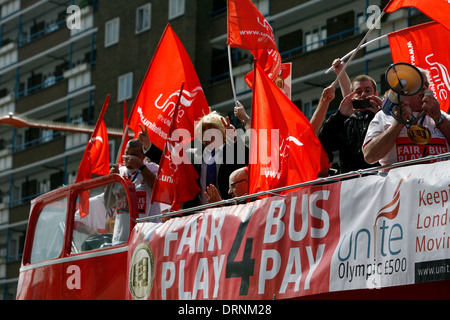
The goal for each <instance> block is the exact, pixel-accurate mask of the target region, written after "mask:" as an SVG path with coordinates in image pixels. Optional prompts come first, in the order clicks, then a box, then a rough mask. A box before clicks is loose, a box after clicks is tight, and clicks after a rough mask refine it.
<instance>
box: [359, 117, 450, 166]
mask: <svg viewBox="0 0 450 320" xmlns="http://www.w3.org/2000/svg"><path fill="white" fill-rule="evenodd" d="M442 114H443V115H444V116H445V117H446V118H447V119H449V120H450V116H449V115H448V114H446V113H443V112H442ZM417 115H418V113H414V116H417ZM394 121H397V120H395V119H394V118H393V117H392V116H390V115H387V114H385V113H384V112H378V113H377V114H376V115H375V117H374V118H373V120H372V121H371V123H370V125H369V128H368V129H367V134H366V138H365V140H364V144H363V149H364V147H365V146H366V145H367V143H369V141H371V140H372V139H373V138H375V137H376V136H378V135H380V134H381V133H383V132H384V131H386V130H387V129H388V128H389V127H390V126H391V125H392V124H393V123H394ZM418 124H420V125H422V126H424V127H426V128H428V129H429V130H430V132H431V141H430V142H429V143H428V144H426V145H418V144H415V143H414V142H412V141H411V140H410V139H409V137H408V133H407V128H406V127H404V128H403V129H402V131H401V132H400V134H399V136H398V137H397V141H396V144H395V146H394V147H393V148H392V149H391V150H390V151H389V152H388V153H387V154H386V155H385V156H384V157H383V158H382V159H381V160H380V164H381V165H383V166H384V165H389V164H393V163H397V162H402V161H407V160H413V159H418V158H423V157H426V156H430V155H437V154H441V153H446V152H448V151H449V150H450V146H449V144H448V142H447V139H446V138H445V136H444V135H443V133H442V132H441V131H440V130H439V129H438V128H437V127H436V125H435V122H434V120H433V119H431V117H429V116H425V117H424V118H422V119H420V120H419V122H418Z"/></svg>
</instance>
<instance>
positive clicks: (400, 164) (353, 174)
mask: <svg viewBox="0 0 450 320" xmlns="http://www.w3.org/2000/svg"><path fill="white" fill-rule="evenodd" d="M446 158H450V152H448V153H442V154H439V155H430V156H427V157H424V158H418V159H413V160H407V161H403V162H397V163H394V164H390V165H385V166H378V167H372V168H368V169H360V170H357V171H350V172H346V173H342V174H338V175H334V176H329V177H323V178H318V179H316V180H311V181H307V182H302V183H298V184H294V185H290V186H285V187H281V188H276V189H272V190H268V191H260V192H257V193H253V194H248V195H244V196H240V197H235V198H232V199H227V200H222V201H217V202H213V203H207V204H204V205H200V206H197V207H192V208H186V209H181V210H177V211H171V212H166V213H162V214H159V215H154V216H149V217H144V218H139V219H137V222H146V221H151V220H156V219H159V218H165V217H173V216H179V215H182V214H185V213H189V212H200V211H203V210H206V209H210V208H213V207H219V206H222V205H229V204H238V202H241V201H244V200H248V199H253V198H258V197H261V196H267V195H277V196H284V195H281V194H279V193H280V192H283V191H287V190H292V189H299V188H305V187H310V186H313V185H319V184H322V183H330V182H337V181H340V180H342V179H347V178H353V177H361V176H363V175H366V174H371V173H372V174H373V173H386V171H387V170H390V169H394V168H399V167H406V166H409V165H413V164H419V163H425V162H429V161H433V160H434V161H436V160H442V159H446Z"/></svg>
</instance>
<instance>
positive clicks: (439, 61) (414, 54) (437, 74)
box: [388, 22, 450, 113]
mask: <svg viewBox="0 0 450 320" xmlns="http://www.w3.org/2000/svg"><path fill="white" fill-rule="evenodd" d="M388 39H389V46H390V49H391V55H392V60H393V62H394V63H396V62H408V63H410V64H412V65H414V66H416V67H420V68H422V69H425V70H428V71H429V77H428V78H429V79H428V80H429V82H430V89H431V90H432V91H433V92H434V96H435V97H436V99H437V100H438V101H439V104H440V106H441V110H442V111H444V112H447V113H448V111H449V108H450V99H449V97H450V74H449V70H450V56H449V52H450V45H449V42H448V41H447V40H446V39H450V31H449V30H448V29H446V28H445V27H444V26H443V25H442V24H440V23H437V22H429V23H424V24H421V25H417V26H413V27H410V28H406V29H403V30H399V31H396V32H392V33H389V34H388Z"/></svg>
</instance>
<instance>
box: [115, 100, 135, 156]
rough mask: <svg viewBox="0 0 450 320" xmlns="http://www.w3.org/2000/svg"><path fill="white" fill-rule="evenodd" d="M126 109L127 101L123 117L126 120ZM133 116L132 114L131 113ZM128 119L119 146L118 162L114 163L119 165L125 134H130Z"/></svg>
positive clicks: (124, 105)
mask: <svg viewBox="0 0 450 320" xmlns="http://www.w3.org/2000/svg"><path fill="white" fill-rule="evenodd" d="M126 109H127V102H126V100H125V101H124V102H123V110H124V111H123V116H124V118H125V117H126ZM130 116H131V113H130ZM128 122H129V121H128V119H127V122H126V124H125V128H123V133H122V141H120V145H119V150H118V151H117V155H116V161H114V163H117V162H118V161H119V159H120V154H121V153H122V147H123V142H124V141H125V134H126V133H127V132H128Z"/></svg>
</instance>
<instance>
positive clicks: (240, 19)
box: [227, 0, 281, 87]
mask: <svg viewBox="0 0 450 320" xmlns="http://www.w3.org/2000/svg"><path fill="white" fill-rule="evenodd" d="M227 14H228V19H227V21H228V24H227V28H228V32H227V34H228V38H227V44H228V45H229V46H230V47H232V48H241V49H246V50H249V51H250V52H251V53H252V55H253V57H255V58H256V60H257V63H258V64H259V65H260V66H262V68H263V70H264V72H266V74H267V75H268V76H269V78H270V79H271V80H272V81H275V79H276V78H277V76H278V75H279V73H280V70H281V56H280V53H279V52H278V49H277V45H276V42H275V36H274V33H273V29H272V27H271V26H270V24H269V22H268V21H267V20H266V18H264V16H263V15H262V14H261V13H260V12H259V10H258V9H257V8H256V7H255V5H254V4H253V3H252V2H251V1H250V0H228V13H227ZM245 79H246V81H247V84H248V85H249V86H250V87H251V86H252V83H251V82H252V81H253V74H252V72H250V73H249V74H248V75H247V76H246V78H245Z"/></svg>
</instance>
